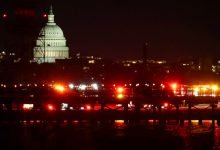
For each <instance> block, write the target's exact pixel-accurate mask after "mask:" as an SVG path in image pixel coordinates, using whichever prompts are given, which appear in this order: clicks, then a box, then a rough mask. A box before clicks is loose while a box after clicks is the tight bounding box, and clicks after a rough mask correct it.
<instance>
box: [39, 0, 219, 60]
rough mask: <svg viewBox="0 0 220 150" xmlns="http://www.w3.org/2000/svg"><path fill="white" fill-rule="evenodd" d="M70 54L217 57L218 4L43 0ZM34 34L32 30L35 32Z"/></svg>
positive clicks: (127, 56)
mask: <svg viewBox="0 0 220 150" xmlns="http://www.w3.org/2000/svg"><path fill="white" fill-rule="evenodd" d="M50 3H52V5H53V7H54V13H55V20H56V23H57V24H58V25H59V26H60V27H61V28H62V29H63V31H64V34H65V36H66V38H67V40H68V46H69V47H70V48H71V50H72V51H74V52H81V53H82V54H84V55H96V56H101V57H105V58H119V59H126V58H141V57H142V49H143V45H144V43H145V42H148V43H149V51H148V57H149V58H150V59H151V58H153V59H168V60H173V59H178V58H180V57H181V56H211V57H219V56H220V4H219V3H217V1H216V2H214V1H206V2H203V1H195V0H194V2H191V1H190V2H187V1H183V2H176V1H170V0H161V1H156V0H152V1H150V0H145V1H138V0H133V1H131V2H129V1H119V0H115V1H113V0H112V1H110V0H102V1H101V0H100V1H98V0H92V1H86V0H65V1H64V0H53V1H51V0H50V1H49V0H45V1H44V2H43V3H42V4H43V5H42V9H45V8H47V6H48V5H49V4H50ZM37 34H38V33H37Z"/></svg>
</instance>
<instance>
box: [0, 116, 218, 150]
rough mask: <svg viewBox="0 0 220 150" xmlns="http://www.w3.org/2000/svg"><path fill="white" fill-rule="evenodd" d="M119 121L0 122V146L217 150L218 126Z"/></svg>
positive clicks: (24, 149)
mask: <svg viewBox="0 0 220 150" xmlns="http://www.w3.org/2000/svg"><path fill="white" fill-rule="evenodd" d="M210 126H211V122H210V121H206V122H204V123H203V125H202V126H201V125H200V126H199V125H198V123H197V122H192V124H191V125H188V124H187V123H185V124H184V125H182V126H181V125H175V124H174V123H169V124H167V125H158V124H157V123H155V122H154V123H153V122H150V123H146V122H145V121H140V122H127V123H125V122H123V121H121V120H120V121H104V122H101V121H96V122H91V121H81V122H79V121H73V122H70V123H67V122H62V123H56V122H50V123H48V122H36V121H35V122H24V121H21V122H16V123H8V122H1V123H0V146H1V148H0V149H1V150H8V149H10V150H16V149H19V150H20V149H22V150H78V149H79V150H119V149H120V150H124V149H133V150H138V149H141V150H142V149H143V150H144V149H148V150H151V149H152V150H159V149H160V150H161V149H163V150H212V149H213V150H217V149H220V128H219V127H218V126H217V125H215V127H213V128H210Z"/></svg>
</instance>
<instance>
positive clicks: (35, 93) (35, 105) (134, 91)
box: [0, 84, 220, 124]
mask: <svg viewBox="0 0 220 150" xmlns="http://www.w3.org/2000/svg"><path fill="white" fill-rule="evenodd" d="M93 86H94V85H93ZM78 88H82V89H81V90H72V89H71V87H70V88H68V90H67V87H64V86H61V85H53V86H49V85H41V86H39V85H35V84H34V85H32V86H31V85H29V86H22V85H16V86H15V85H13V86H8V85H7V86H6V85H1V88H0V121H19V120H27V121H31V120H41V121H44V120H47V121H54V120H57V121H62V120H67V121H69V122H71V120H94V121H95V120H125V121H128V120H133V121H138V120H146V121H147V120H157V121H159V122H160V123H166V122H167V121H169V120H175V121H176V122H177V123H183V122H184V120H187V121H188V122H189V123H190V122H191V120H199V123H200V124H202V120H212V121H213V123H214V122H215V121H216V120H217V121H218V120H220V107H218V101H219V99H220V95H219V92H218V88H217V87H216V86H207V85H206V86H200V87H199V88H200V89H199V88H198V87H194V88H192V87H188V88H184V89H183V87H181V89H180V90H179V89H177V87H176V86H174V87H172V88H171V89H170V88H169V89H165V88H164V85H162V86H161V84H160V85H159V86H156V85H152V86H149V85H147V86H146V85H145V86H140V85H138V86H137V84H136V86H135V87H122V86H115V85H114V86H112V87H111V88H109V87H108V88H106V87H105V88H102V89H100V90H97V89H95V90H94V89H91V88H92V87H87V88H88V89H87V90H85V89H83V88H85V87H83V86H81V87H80V86H78ZM94 88H97V86H96V85H95V86H94ZM205 88H206V89H205Z"/></svg>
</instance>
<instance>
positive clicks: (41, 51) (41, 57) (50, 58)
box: [33, 6, 69, 63]
mask: <svg viewBox="0 0 220 150" xmlns="http://www.w3.org/2000/svg"><path fill="white" fill-rule="evenodd" d="M33 54H34V62H37V63H55V61H56V59H67V58H69V48H68V47H67V46H66V38H65V37H64V34H63V31H62V29H61V28H60V27H59V26H58V25H56V23H55V21H54V14H53V10H52V6H51V7H50V11H49V14H48V22H47V24H46V26H45V27H43V28H42V29H41V31H40V33H39V36H38V39H37V41H36V46H35V47H34V49H33Z"/></svg>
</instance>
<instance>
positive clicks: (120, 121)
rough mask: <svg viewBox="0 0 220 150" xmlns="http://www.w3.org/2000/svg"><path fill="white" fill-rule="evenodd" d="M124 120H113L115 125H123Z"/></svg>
mask: <svg viewBox="0 0 220 150" xmlns="http://www.w3.org/2000/svg"><path fill="white" fill-rule="evenodd" d="M124 122H125V121H124V120H115V123H124Z"/></svg>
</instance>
